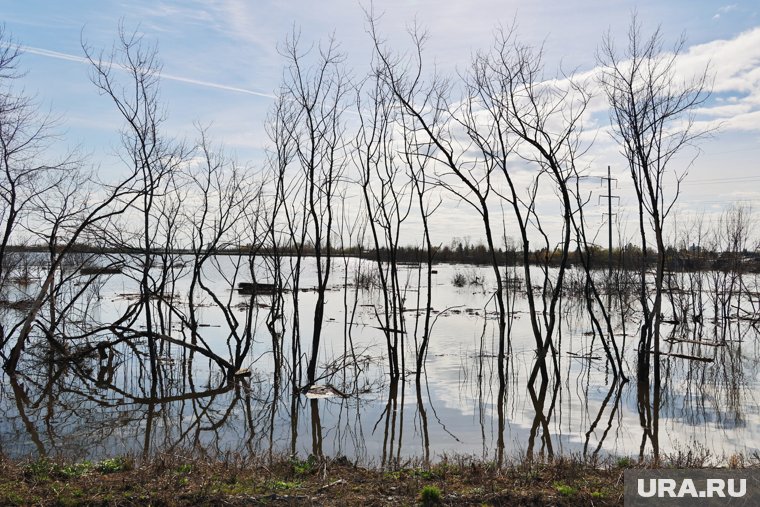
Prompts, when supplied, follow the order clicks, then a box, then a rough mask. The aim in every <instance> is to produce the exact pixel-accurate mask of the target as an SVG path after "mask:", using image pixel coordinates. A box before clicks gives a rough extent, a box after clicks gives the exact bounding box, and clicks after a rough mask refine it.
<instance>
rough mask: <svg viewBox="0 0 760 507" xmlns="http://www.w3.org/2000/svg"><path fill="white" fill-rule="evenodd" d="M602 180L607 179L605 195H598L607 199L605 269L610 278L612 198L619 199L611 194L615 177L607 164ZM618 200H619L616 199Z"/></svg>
mask: <svg viewBox="0 0 760 507" xmlns="http://www.w3.org/2000/svg"><path fill="white" fill-rule="evenodd" d="M599 178H600V179H601V180H602V181H604V180H607V195H600V196H599V199H602V198H604V199H607V216H608V217H609V218H608V219H607V232H608V245H607V270H608V274H609V276H610V278H612V199H618V200H619V199H620V196H619V195H612V180H613V179H614V180H615V182H616V183H615V186H616V187H617V178H613V177H612V175H611V173H610V166H607V177H606V178H605V177H604V176H600V177H599ZM618 202H619V201H618Z"/></svg>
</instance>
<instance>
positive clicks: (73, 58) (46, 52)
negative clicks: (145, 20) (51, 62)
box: [19, 46, 277, 100]
mask: <svg viewBox="0 0 760 507" xmlns="http://www.w3.org/2000/svg"><path fill="white" fill-rule="evenodd" d="M19 49H20V50H21V51H22V52H24V53H30V54H33V55H39V56H45V57H48V58H56V59H58V60H66V61H69V62H77V63H84V64H89V63H90V61H89V60H88V59H87V58H85V57H83V56H78V55H71V54H68V53H61V52H59V51H52V50H50V49H43V48H35V47H32V46H19ZM119 67H120V66H119ZM120 68H121V67H120ZM160 76H161V78H162V79H167V80H169V81H176V82H178V83H187V84H191V85H196V86H203V87H205V88H214V89H216V90H225V91H230V92H235V93H245V94H247V95H254V96H256V97H264V98H267V99H273V100H274V99H276V98H277V96H275V95H272V94H271V93H264V92H257V91H255V90H249V89H247V88H239V87H237V86H229V85H225V84H220V83H212V82H210V81H202V80H200V79H192V78H189V77H182V76H175V75H172V74H164V73H161V74H160Z"/></svg>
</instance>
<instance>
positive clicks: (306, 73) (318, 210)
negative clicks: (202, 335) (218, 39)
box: [282, 33, 348, 385]
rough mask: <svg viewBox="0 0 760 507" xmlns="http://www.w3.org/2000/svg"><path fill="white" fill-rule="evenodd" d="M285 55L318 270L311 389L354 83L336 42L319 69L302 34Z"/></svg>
mask: <svg viewBox="0 0 760 507" xmlns="http://www.w3.org/2000/svg"><path fill="white" fill-rule="evenodd" d="M282 52H283V55H284V56H285V58H286V59H287V61H288V69H287V71H286V76H285V82H284V84H283V96H284V98H285V99H286V100H290V101H293V102H294V103H295V104H296V105H297V109H296V111H295V114H293V115H290V116H288V120H289V122H290V123H289V124H288V125H287V129H288V133H289V135H290V136H291V138H292V139H293V146H294V152H295V156H296V160H297V161H298V164H299V166H300V168H301V170H302V171H303V175H304V183H305V193H306V212H307V213H308V214H309V215H310V221H309V223H308V225H309V235H310V239H311V243H312V245H313V248H314V257H315V262H316V269H317V302H316V304H315V307H314V331H313V334H312V343H311V355H310V358H309V364H308V367H307V382H308V385H311V384H313V383H314V381H315V380H316V378H317V377H316V369H317V360H318V359H319V344H320V340H321V336H322V323H323V320H324V305H325V294H326V291H327V284H328V281H329V278H330V270H331V267H332V254H333V252H332V250H333V245H332V232H333V231H332V228H333V205H334V202H333V201H334V197H335V195H336V191H337V186H338V182H339V180H340V177H341V174H342V173H343V170H344V166H345V156H344V139H343V131H344V125H343V120H342V116H343V112H344V109H345V107H346V105H345V96H346V93H347V91H348V86H347V85H348V79H347V77H346V75H345V74H344V72H343V70H342V68H341V64H342V62H343V59H344V57H343V55H342V54H341V53H340V51H339V50H338V48H337V45H336V43H335V41H333V40H330V41H329V42H328V44H327V45H326V47H319V48H318V49H317V51H316V53H317V54H316V61H315V62H314V64H313V66H307V60H308V57H309V53H310V52H309V51H307V52H303V50H302V49H301V48H300V47H299V40H298V34H297V33H294V34H293V35H292V36H291V37H290V38H288V39H287V40H286V42H285V45H284V47H283V50H282Z"/></svg>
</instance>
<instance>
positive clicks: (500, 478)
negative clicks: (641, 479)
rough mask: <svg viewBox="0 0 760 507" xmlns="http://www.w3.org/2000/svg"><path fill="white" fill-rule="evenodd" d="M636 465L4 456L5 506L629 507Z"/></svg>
mask: <svg viewBox="0 0 760 507" xmlns="http://www.w3.org/2000/svg"><path fill="white" fill-rule="evenodd" d="M628 466H648V465H647V464H633V463H632V461H631V460H627V459H623V460H618V461H605V462H603V463H600V462H589V461H585V460H582V459H580V458H563V459H555V460H553V461H551V462H549V463H537V462H528V461H523V462H515V463H511V464H508V465H505V466H502V467H496V466H495V465H494V464H493V463H489V462H483V461H478V460H473V459H467V458H456V459H444V460H443V461H441V462H440V463H438V464H435V465H431V466H427V467H425V466H412V467H407V468H400V469H397V470H391V471H388V470H380V469H372V468H364V467H359V466H355V465H353V464H352V463H350V462H349V461H348V460H346V459H345V458H338V459H335V460H329V459H322V460H320V459H314V458H310V459H308V460H293V459H289V458H276V459H271V460H262V459H243V458H241V457H238V456H226V457H224V458H220V459H204V458H199V457H197V456H191V455H176V454H159V455H157V456H155V457H153V458H151V459H149V460H145V461H143V462H141V463H139V464H138V463H136V462H135V460H133V459H131V458H128V457H127V458H123V457H120V458H114V459H110V460H104V461H101V462H96V463H92V462H80V463H65V462H60V461H50V460H35V461H14V460H9V459H7V458H2V457H0V505H148V504H150V505H297V506H299V507H303V506H309V505H368V506H371V505H378V506H379V505H417V504H419V505H421V504H422V503H421V502H422V501H423V500H427V503H426V505H478V506H481V505H494V506H495V505H547V504H551V505H568V506H570V505H599V506H603V505H622V502H623V500H622V494H623V470H624V467H628ZM423 490H425V492H423ZM436 491H437V492H439V493H440V495H437V494H435V493H436ZM431 493H432V494H431ZM431 502H433V503H431Z"/></svg>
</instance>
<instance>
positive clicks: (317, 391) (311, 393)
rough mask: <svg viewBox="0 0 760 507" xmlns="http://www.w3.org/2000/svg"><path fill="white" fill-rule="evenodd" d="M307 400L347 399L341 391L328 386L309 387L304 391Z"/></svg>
mask: <svg viewBox="0 0 760 507" xmlns="http://www.w3.org/2000/svg"><path fill="white" fill-rule="evenodd" d="M306 397H307V398H316V399H321V398H348V395H347V394H346V393H344V392H342V391H339V390H338V389H336V388H335V387H333V386H332V385H330V384H327V385H324V386H311V387H310V388H309V389H307V390H306Z"/></svg>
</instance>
